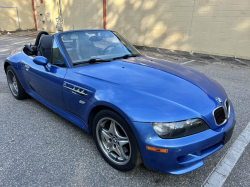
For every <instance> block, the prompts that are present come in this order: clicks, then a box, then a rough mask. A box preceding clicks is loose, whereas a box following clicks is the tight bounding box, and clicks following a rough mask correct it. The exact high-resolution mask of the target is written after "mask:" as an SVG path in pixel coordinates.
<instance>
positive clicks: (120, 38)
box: [57, 29, 142, 68]
mask: <svg viewBox="0 0 250 187" xmlns="http://www.w3.org/2000/svg"><path fill="white" fill-rule="evenodd" d="M88 31H89V32H95V31H110V32H111V33H113V34H114V36H115V37H116V38H117V39H118V40H119V41H120V43H121V44H122V45H123V46H124V47H125V48H126V45H124V42H122V40H123V41H125V42H126V43H128V44H130V45H131V46H132V47H133V48H134V50H136V52H137V54H136V56H142V54H141V53H140V51H138V50H137V49H136V48H135V47H134V45H133V44H131V43H130V42H129V41H128V40H127V39H125V38H124V37H123V36H122V35H121V34H119V33H118V32H116V31H112V30H101V29H100V30H98V29H95V30H75V31H69V32H62V33H58V35H57V39H58V41H59V43H60V46H61V48H62V50H63V53H64V54H65V56H66V58H67V61H68V63H69V65H70V67H71V68H75V67H79V66H86V65H93V64H94V63H88V62H86V63H84V62H83V63H79V64H75V65H74V63H73V61H72V60H71V58H70V56H69V54H68V51H67V49H66V47H65V45H64V42H63V41H62V35H64V34H65V33H72V34H73V33H76V32H88ZM128 53H130V54H131V55H135V54H133V53H132V52H130V51H129V50H128ZM96 57H97V58H99V57H98V56H96ZM118 57H119V56H114V57H113V58H118ZM113 58H107V62H110V61H112V60H113ZM121 58H122V56H121Z"/></svg>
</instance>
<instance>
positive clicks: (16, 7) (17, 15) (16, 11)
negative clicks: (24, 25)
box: [16, 7, 21, 30]
mask: <svg viewBox="0 0 250 187" xmlns="http://www.w3.org/2000/svg"><path fill="white" fill-rule="evenodd" d="M16 14H17V18H18V24H19V30H21V27H20V22H19V15H18V8H17V7H16Z"/></svg>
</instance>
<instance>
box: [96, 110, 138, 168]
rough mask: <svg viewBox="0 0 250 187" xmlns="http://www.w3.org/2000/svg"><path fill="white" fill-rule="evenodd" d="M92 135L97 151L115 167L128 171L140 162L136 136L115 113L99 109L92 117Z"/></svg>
mask: <svg viewBox="0 0 250 187" xmlns="http://www.w3.org/2000/svg"><path fill="white" fill-rule="evenodd" d="M93 135H94V139H95V142H96V146H97V148H98V150H99V152H100V153H101V155H102V156H103V158H104V159H105V160H106V161H107V162H108V163H109V164H110V165H111V166H112V167H114V168H115V169H117V170H120V171H130V170H132V169H134V168H135V167H136V166H138V165H139V164H141V155H140V151H139V148H138V145H137V141H136V138H135V136H134V134H133V132H132V130H131V129H130V127H129V125H128V124H127V122H126V121H125V120H124V119H123V118H122V117H121V116H120V115H118V114H117V113H115V112H113V111H111V110H102V111H100V112H99V113H98V114H97V115H96V116H95V118H94V124H93Z"/></svg>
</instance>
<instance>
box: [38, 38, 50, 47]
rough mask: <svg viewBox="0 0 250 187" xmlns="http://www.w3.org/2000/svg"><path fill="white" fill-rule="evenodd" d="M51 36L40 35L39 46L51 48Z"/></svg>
mask: <svg viewBox="0 0 250 187" xmlns="http://www.w3.org/2000/svg"><path fill="white" fill-rule="evenodd" d="M52 41H53V37H52V36H51V35H44V36H42V38H41V40H40V43H39V46H40V47H43V48H51V47H52Z"/></svg>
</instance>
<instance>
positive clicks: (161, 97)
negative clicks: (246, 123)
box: [4, 30, 235, 175]
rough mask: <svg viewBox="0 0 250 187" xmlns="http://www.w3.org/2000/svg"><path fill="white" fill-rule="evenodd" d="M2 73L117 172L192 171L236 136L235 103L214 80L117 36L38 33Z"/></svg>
mask: <svg viewBox="0 0 250 187" xmlns="http://www.w3.org/2000/svg"><path fill="white" fill-rule="evenodd" d="M4 69H5V72H6V77H7V81H8V85H9V88H10V90H11V93H12V94H13V96H14V97H15V98H16V99H19V100H21V99H25V98H26V97H27V96H31V97H33V98H35V99H36V100H38V101H40V102H41V103H43V104H44V105H46V106H47V107H49V108H50V109H52V110H53V111H55V112H56V113H58V114H60V115H61V116H63V117H64V118H66V119H68V120H69V121H71V122H72V123H74V124H75V125H77V126H79V127H80V128H82V129H84V130H85V131H87V132H89V133H90V134H92V135H93V137H94V140H95V143H96V146H97V148H98V150H99V152H100V154H101V155H102V157H103V158H104V159H105V160H106V161H107V162H108V163H109V164H110V165H111V166H112V167H114V168H115V169H117V170H120V171H130V170H132V169H134V168H135V167H136V166H138V165H140V164H141V163H144V165H145V166H146V167H148V168H152V169H155V170H158V171H162V172H166V173H171V174H177V175H179V174H184V173H187V172H190V171H192V170H194V169H197V168H199V167H201V166H203V164H204V159H205V158H206V157H208V156H209V155H211V154H213V153H214V152H216V151H218V150H219V149H221V148H222V147H223V146H224V145H225V144H226V143H227V142H228V141H229V140H230V138H231V136H232V133H233V129H234V125H235V116H234V109H233V105H232V103H231V101H230V100H229V98H228V97H227V94H226V93H225V90H224V89H223V88H222V87H221V86H220V85H219V84H218V83H217V82H215V81H214V80H212V79H210V78H208V77H206V76H205V75H204V74H202V73H199V72H197V71H195V70H193V69H191V68H188V67H184V66H181V65H177V64H173V63H170V62H167V61H164V60H159V59H155V58H150V57H147V56H144V55H142V54H141V53H140V52H139V51H138V50H137V49H136V48H135V47H134V46H133V45H132V44H130V43H129V42H128V41H127V40H126V39H125V38H124V37H122V36H121V35H120V34H119V33H117V32H115V31H109V30H79V31H67V32H61V33H57V34H55V35H53V36H51V35H49V34H48V33H47V32H45V31H41V32H40V33H39V34H38V36H37V39H36V42H35V44H34V45H25V47H24V48H22V49H19V50H16V51H14V52H12V54H11V56H10V57H8V58H7V59H6V60H5V63H4ZM72 146H73V145H72Z"/></svg>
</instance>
